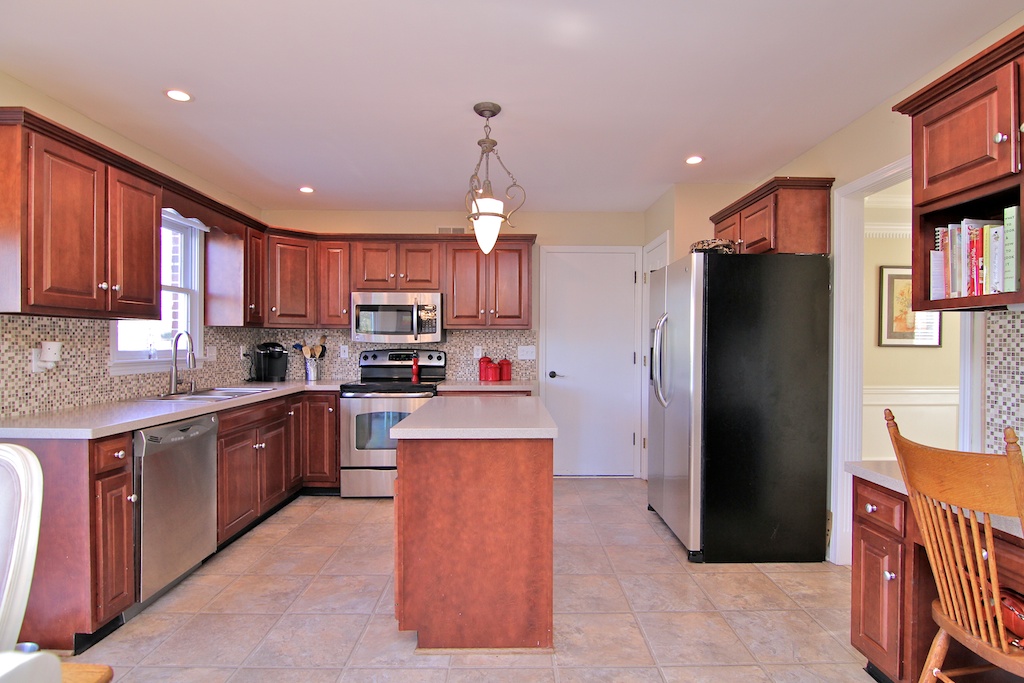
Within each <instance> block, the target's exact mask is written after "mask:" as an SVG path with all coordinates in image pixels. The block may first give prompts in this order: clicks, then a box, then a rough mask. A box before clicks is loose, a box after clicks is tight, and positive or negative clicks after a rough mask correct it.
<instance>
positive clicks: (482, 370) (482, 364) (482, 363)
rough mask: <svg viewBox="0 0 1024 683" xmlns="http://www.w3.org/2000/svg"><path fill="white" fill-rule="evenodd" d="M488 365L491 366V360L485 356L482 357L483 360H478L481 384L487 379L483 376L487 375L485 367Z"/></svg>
mask: <svg viewBox="0 0 1024 683" xmlns="http://www.w3.org/2000/svg"><path fill="white" fill-rule="evenodd" d="M490 364H491V359H490V358H488V357H487V356H484V357H483V358H481V359H480V381H481V382H483V381H485V380H486V379H487V377H485V375H486V374H487V366H488V365H490Z"/></svg>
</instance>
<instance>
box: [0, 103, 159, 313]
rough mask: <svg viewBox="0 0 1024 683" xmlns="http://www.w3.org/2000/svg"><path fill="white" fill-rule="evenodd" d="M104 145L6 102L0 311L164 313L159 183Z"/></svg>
mask: <svg viewBox="0 0 1024 683" xmlns="http://www.w3.org/2000/svg"><path fill="white" fill-rule="evenodd" d="M40 131H48V132H49V133H51V134H52V135H49V134H44V133H43V132H40ZM58 136H59V139H58ZM90 150H92V151H95V152H96V154H93V153H90ZM103 151H104V150H103V149H102V148H100V147H99V146H98V145H95V143H91V142H90V141H88V140H85V139H84V138H77V137H76V136H73V135H71V134H69V133H67V132H66V131H62V130H61V129H59V128H58V127H56V126H54V125H53V124H52V123H50V122H47V121H45V120H43V119H39V118H37V117H35V116H33V115H31V114H29V113H28V112H25V111H24V110H21V109H14V108H0V184H2V186H3V187H4V188H5V191H2V192H0V242H2V243H3V244H4V248H3V249H0V273H2V275H0V282H2V283H3V286H2V287H0V311H4V312H9V313H33V314H43V315H59V316H73V317H94V318H159V317H160V282H159V277H160V268H159V263H160V261H159V258H160V209H161V192H162V190H161V187H160V186H159V185H156V184H154V183H152V182H150V181H147V180H144V179H142V178H140V177H137V176H135V175H134V174H132V173H130V172H128V171H126V170H124V169H123V168H119V167H117V166H114V165H112V164H110V163H108V162H106V161H104V159H102V158H100V157H99V156H97V154H100V153H102V152H103ZM26 200H27V201H26Z"/></svg>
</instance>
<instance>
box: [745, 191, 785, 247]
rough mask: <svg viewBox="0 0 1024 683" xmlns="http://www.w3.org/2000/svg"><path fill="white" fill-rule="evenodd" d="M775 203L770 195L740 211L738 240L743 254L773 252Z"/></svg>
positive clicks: (774, 198)
mask: <svg viewBox="0 0 1024 683" xmlns="http://www.w3.org/2000/svg"><path fill="white" fill-rule="evenodd" d="M775 202H776V195H775V194H770V195H768V196H767V197H765V198H764V199H762V200H760V201H758V202H755V203H754V204H751V205H750V206H748V207H747V208H745V209H743V210H742V211H740V239H742V240H743V253H744V254H763V253H764V252H767V251H774V250H775Z"/></svg>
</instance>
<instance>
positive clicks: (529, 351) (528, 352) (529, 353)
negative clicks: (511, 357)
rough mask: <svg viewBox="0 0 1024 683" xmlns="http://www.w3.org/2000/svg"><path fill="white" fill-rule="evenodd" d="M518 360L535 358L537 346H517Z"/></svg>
mask: <svg viewBox="0 0 1024 683" xmlns="http://www.w3.org/2000/svg"><path fill="white" fill-rule="evenodd" d="M519 360H537V347H536V346H534V345H533V344H530V345H529V346H520V347H519Z"/></svg>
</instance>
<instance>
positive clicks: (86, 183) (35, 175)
mask: <svg viewBox="0 0 1024 683" xmlns="http://www.w3.org/2000/svg"><path fill="white" fill-rule="evenodd" d="M30 140H31V143H30V144H31V146H32V154H31V163H32V168H31V171H30V174H31V175H30V178H31V189H30V197H29V207H30V209H29V211H30V214H29V231H28V232H29V236H28V237H29V239H28V252H29V257H28V267H29V270H30V273H29V278H28V287H29V290H28V292H27V294H26V298H27V304H28V305H29V306H49V307H57V308H73V309H77V310H85V311H104V310H106V307H107V293H106V292H105V291H104V290H102V289H100V283H102V282H105V278H106V275H105V273H106V264H105V258H106V226H105V221H104V216H105V214H106V209H105V206H104V202H105V198H106V177H105V167H104V164H103V163H102V162H100V161H99V160H98V159H94V158H92V157H90V156H88V155H87V154H83V153H81V152H79V151H77V150H75V149H72V148H70V147H68V146H66V145H63V144H61V143H59V142H56V141H54V140H50V139H49V138H45V137H42V136H40V135H35V134H32V135H31V136H30Z"/></svg>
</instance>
